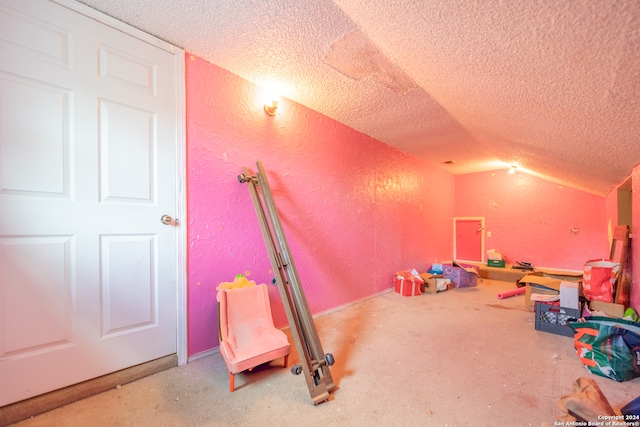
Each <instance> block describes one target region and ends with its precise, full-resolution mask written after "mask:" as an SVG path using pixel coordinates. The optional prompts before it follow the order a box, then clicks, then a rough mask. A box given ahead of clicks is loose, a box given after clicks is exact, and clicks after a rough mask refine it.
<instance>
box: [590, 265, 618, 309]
mask: <svg viewBox="0 0 640 427" xmlns="http://www.w3.org/2000/svg"><path fill="white" fill-rule="evenodd" d="M619 270H620V264H619V263H617V262H613V261H607V260H604V259H594V260H590V261H587V262H586V263H585V264H584V270H583V273H582V293H583V294H584V296H585V298H587V299H588V300H589V301H603V302H613V294H614V290H615V285H616V278H617V277H618V271H619Z"/></svg>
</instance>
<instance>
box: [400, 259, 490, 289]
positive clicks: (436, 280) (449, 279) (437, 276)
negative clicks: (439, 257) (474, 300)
mask: <svg viewBox="0 0 640 427" xmlns="http://www.w3.org/2000/svg"><path fill="white" fill-rule="evenodd" d="M394 280H395V282H394V284H395V291H396V293H398V294H400V295H403V296H417V295H421V294H422V293H424V292H426V293H432V294H435V293H437V292H443V291H446V290H448V289H450V288H467V287H470V286H476V285H477V284H478V280H480V281H482V277H480V273H478V267H477V266H475V265H466V264H460V263H458V262H456V261H453V262H451V263H449V264H438V263H434V264H432V266H431V269H429V271H428V273H422V274H420V273H418V271H417V270H416V269H411V270H404V271H399V272H397V273H396V274H395V277H394Z"/></svg>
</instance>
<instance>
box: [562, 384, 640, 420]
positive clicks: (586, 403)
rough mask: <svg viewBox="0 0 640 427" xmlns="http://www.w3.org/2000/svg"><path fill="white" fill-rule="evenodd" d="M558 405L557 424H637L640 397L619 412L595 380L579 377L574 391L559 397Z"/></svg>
mask: <svg viewBox="0 0 640 427" xmlns="http://www.w3.org/2000/svg"><path fill="white" fill-rule="evenodd" d="M558 408H559V409H560V414H559V415H558V416H556V424H555V425H594V426H595V425H637V424H636V423H635V421H637V420H638V418H637V417H638V414H640V397H636V398H635V399H633V400H632V401H631V402H628V403H627V404H625V405H624V406H622V407H621V408H620V412H619V413H617V412H616V411H614V409H613V407H612V406H611V404H610V403H609V401H608V400H607V398H606V397H605V395H604V393H602V390H600V387H598V384H597V383H596V382H595V381H594V380H593V379H591V378H578V379H577V380H576V381H575V382H574V383H573V391H572V393H570V394H568V395H566V396H563V397H562V398H561V399H560V401H559V402H558ZM625 421H631V422H625ZM614 422H615V424H614Z"/></svg>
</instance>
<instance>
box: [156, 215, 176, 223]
mask: <svg viewBox="0 0 640 427" xmlns="http://www.w3.org/2000/svg"><path fill="white" fill-rule="evenodd" d="M160 222H161V223H163V224H164V225H174V224H177V223H178V218H176V219H175V220H174V219H173V218H171V215H162V216H161V217H160Z"/></svg>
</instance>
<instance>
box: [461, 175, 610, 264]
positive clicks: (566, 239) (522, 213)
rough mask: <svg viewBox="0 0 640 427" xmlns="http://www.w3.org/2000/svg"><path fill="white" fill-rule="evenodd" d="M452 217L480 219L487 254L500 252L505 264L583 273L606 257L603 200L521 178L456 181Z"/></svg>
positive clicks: (476, 177) (475, 177)
mask: <svg viewBox="0 0 640 427" xmlns="http://www.w3.org/2000/svg"><path fill="white" fill-rule="evenodd" d="M455 216H459V217H461V216H484V217H485V226H486V231H490V232H491V234H492V237H487V238H486V243H485V244H486V249H496V250H498V251H500V252H502V254H503V255H504V257H505V259H506V261H507V263H514V262H515V261H516V260H517V261H528V262H531V263H532V264H533V265H534V266H538V267H551V268H560V269H570V270H582V267H583V265H584V262H585V261H587V260H589V259H594V258H600V257H605V256H608V253H609V243H608V240H607V227H606V224H605V199H604V197H600V196H596V195H593V194H589V193H585V192H583V191H580V190H575V189H572V188H568V187H561V186H559V185H558V184H554V183H552V182H549V181H546V180H543V179H540V178H536V177H534V176H531V175H527V174H525V173H515V174H509V173H507V171H505V170H502V171H494V172H482V173H474V174H468V175H458V176H456V177H455ZM572 227H577V228H578V229H579V234H571V233H570V229H571V228H572Z"/></svg>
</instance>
